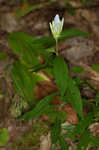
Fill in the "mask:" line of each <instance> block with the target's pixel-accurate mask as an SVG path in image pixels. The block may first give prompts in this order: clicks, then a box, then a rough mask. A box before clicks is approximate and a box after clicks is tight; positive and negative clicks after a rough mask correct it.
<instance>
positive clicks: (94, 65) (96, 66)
mask: <svg viewBox="0 0 99 150" xmlns="http://www.w3.org/2000/svg"><path fill="white" fill-rule="evenodd" d="M91 67H92V69H93V70H95V71H97V72H99V64H92V66H91Z"/></svg>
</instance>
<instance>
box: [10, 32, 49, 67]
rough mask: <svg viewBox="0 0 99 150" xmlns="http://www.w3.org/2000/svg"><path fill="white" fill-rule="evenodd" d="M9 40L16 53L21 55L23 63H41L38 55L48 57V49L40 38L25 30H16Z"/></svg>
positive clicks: (31, 65) (32, 65) (30, 65)
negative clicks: (24, 31)
mask: <svg viewBox="0 0 99 150" xmlns="http://www.w3.org/2000/svg"><path fill="white" fill-rule="evenodd" d="M8 42H9V45H10V47H11V48H12V50H13V51H14V53H15V54H18V55H19V58H20V60H21V62H22V63H24V64H25V65H26V66H27V67H30V68H31V67H34V66H35V65H38V64H40V61H39V59H38V56H43V57H44V58H46V51H45V50H44V46H43V44H42V43H41V42H40V41H39V39H37V38H34V37H32V36H30V35H28V34H26V33H23V32H14V33H12V34H10V35H9V37H8Z"/></svg>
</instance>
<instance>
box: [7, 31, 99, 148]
mask: <svg viewBox="0 0 99 150" xmlns="http://www.w3.org/2000/svg"><path fill="white" fill-rule="evenodd" d="M88 35H89V34H88V33H86V32H83V31H80V30H77V29H76V30H75V29H70V30H64V31H63V32H62V34H61V36H60V39H59V41H62V40H64V39H67V38H70V37H73V36H88ZM8 40H9V44H10V46H11V48H12V50H13V52H14V53H15V54H16V55H18V56H19V59H18V60H17V61H15V62H14V64H13V66H12V70H11V78H12V80H13V85H14V88H15V90H16V92H17V93H18V94H19V96H20V97H21V98H22V99H23V100H24V101H25V102H26V103H27V106H28V111H26V109H24V106H23V105H21V103H20V104H19V105H18V107H19V109H20V110H21V111H22V113H20V114H19V116H17V117H18V119H19V120H23V121H29V120H32V119H35V118H37V117H38V116H42V115H45V116H46V117H47V119H45V120H49V122H50V123H51V126H50V132H51V136H50V137H51V148H52V149H54V148H55V145H60V147H61V150H67V149H68V144H67V142H66V139H67V138H69V139H71V140H77V141H78V146H77V148H76V149H77V150H78V149H86V148H87V147H88V144H90V145H91V147H93V146H97V147H98V146H99V144H98V142H97V141H98V140H99V138H97V137H94V136H93V134H92V133H91V132H90V131H89V129H88V128H89V126H90V125H91V124H92V123H95V122H97V121H98V102H99V101H98V94H96V93H97V92H98V91H97V90H96V89H94V88H92V86H91V84H90V83H88V82H87V81H86V80H85V79H80V78H79V79H78V78H72V77H71V76H70V74H69V73H70V70H69V68H68V64H67V63H66V61H65V60H64V59H63V58H62V57H60V56H56V55H55V50H54V48H53V46H54V45H55V42H54V40H53V39H52V38H51V37H42V38H39V39H38V38H36V37H32V36H30V35H27V34H25V33H23V32H15V33H12V34H11V35H10V36H9V39H8ZM81 66H82V67H83V65H81ZM46 69H47V71H46ZM83 69H85V68H83ZM83 69H82V68H81V67H78V68H77V67H76V68H75V69H72V70H71V71H72V72H74V73H78V74H79V73H82V72H84V70H83ZM48 70H49V71H48ZM87 71H88V70H87ZM89 71H90V69H89ZM53 79H55V82H53ZM46 82H47V83H50V84H49V85H51V84H52V85H53V87H54V88H53V90H48V91H47V88H49V85H48V86H45V89H44V90H43V88H44V87H43V86H42V88H41V89H40V87H41V84H42V83H46ZM43 85H44V84H43ZM46 85H47V84H46ZM81 85H87V86H88V87H89V88H92V89H93V91H94V92H95V94H96V101H95V102H94V103H92V102H90V101H89V100H88V99H85V98H83V97H82V96H81V93H80V89H79V87H80V86H81ZM49 89H50V88H49ZM51 89H52V88H51ZM57 98H58V99H57ZM39 100H40V101H39ZM53 100H54V101H56V104H55V105H54V104H53ZM20 105H21V106H20ZM86 107H89V111H88V110H86V109H85V112H84V108H86ZM72 111H73V112H74V114H75V115H76V118H77V119H76V122H74V123H73V121H71V120H70V118H69V117H70V115H71V116H72V115H73V113H72ZM70 113H71V114H70ZM46 117H45V118H46ZM68 118H69V119H68ZM66 120H68V121H70V123H71V122H72V123H73V124H72V125H73V126H72V125H69V126H63V127H62V123H63V122H64V121H66ZM63 128H64V130H66V132H67V133H66V134H62V129H63ZM34 135H35V133H34ZM39 136H40V135H39ZM30 137H31V136H30ZM24 139H25V138H24ZM31 140H32V144H33V145H34V143H36V141H35V142H34V143H33V137H31V138H30V139H29V141H31ZM26 143H27V142H26ZM16 145H18V143H17V144H16ZM19 145H20V144H19ZM22 146H24V144H23V145H22ZM28 146H29V145H28V144H26V146H25V147H28ZM22 149H24V148H23V147H22ZM29 149H31V147H30V146H29Z"/></svg>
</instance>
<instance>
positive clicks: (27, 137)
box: [7, 121, 49, 150]
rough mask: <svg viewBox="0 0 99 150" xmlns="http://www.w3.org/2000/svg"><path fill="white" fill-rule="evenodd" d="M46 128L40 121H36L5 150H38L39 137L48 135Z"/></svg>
mask: <svg viewBox="0 0 99 150" xmlns="http://www.w3.org/2000/svg"><path fill="white" fill-rule="evenodd" d="M48 130H49V129H48V127H47V125H45V123H43V122H42V121H37V122H35V123H34V124H33V126H32V127H31V128H30V129H29V130H28V131H27V132H26V133H25V134H24V135H23V136H21V137H19V138H18V139H16V141H15V142H14V143H13V144H12V145H11V146H10V147H9V148H8V149H7V150H39V146H40V137H41V136H42V135H45V134H47V133H48Z"/></svg>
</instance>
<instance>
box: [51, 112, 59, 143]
mask: <svg viewBox="0 0 99 150" xmlns="http://www.w3.org/2000/svg"><path fill="white" fill-rule="evenodd" d="M60 135H61V121H60V117H59V116H58V115H57V117H56V121H55V123H54V125H53V126H52V127H51V141H52V144H57V142H58V139H59V137H60Z"/></svg>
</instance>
